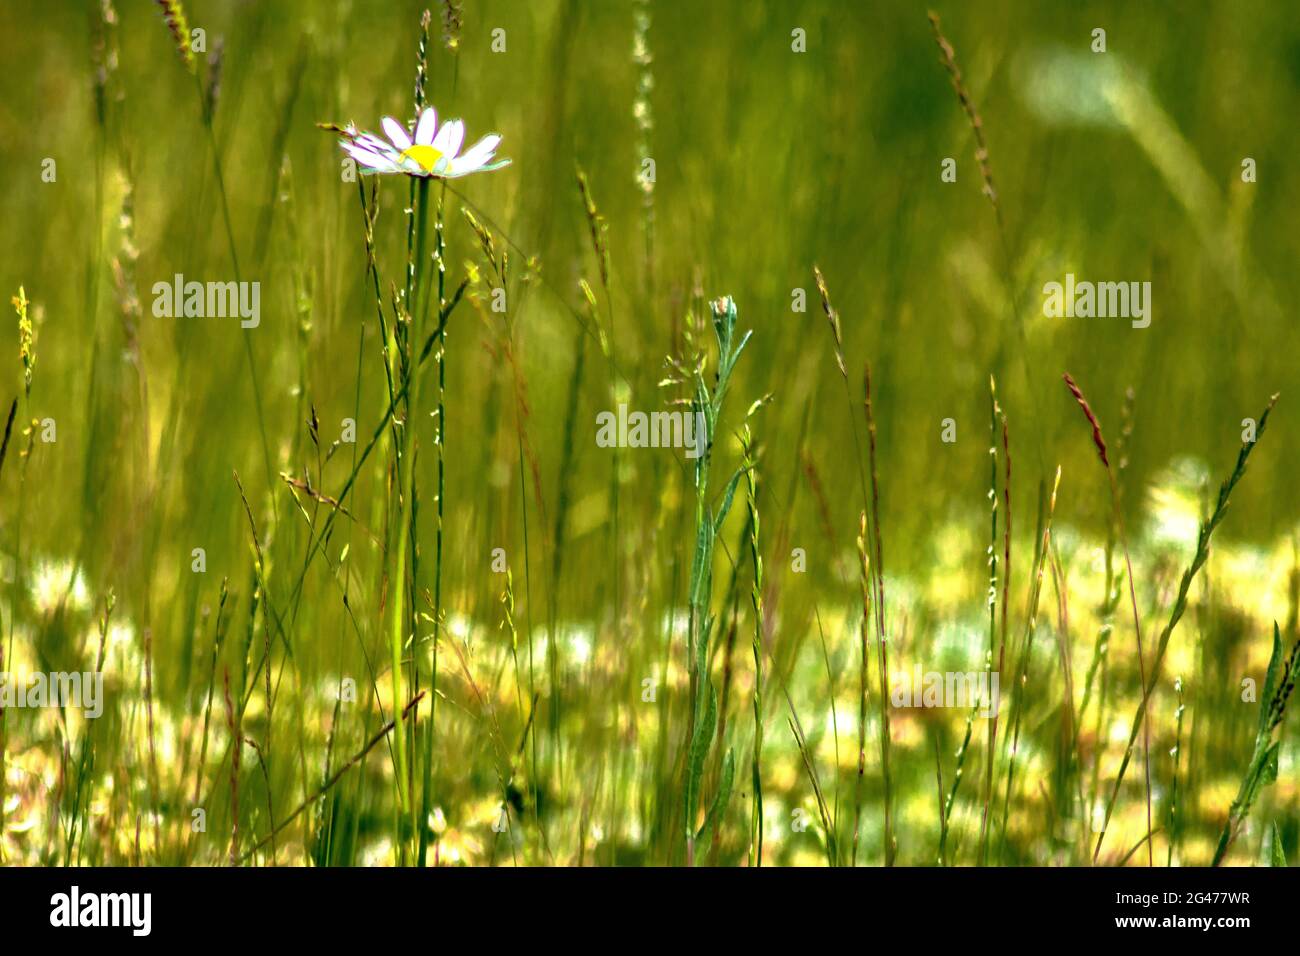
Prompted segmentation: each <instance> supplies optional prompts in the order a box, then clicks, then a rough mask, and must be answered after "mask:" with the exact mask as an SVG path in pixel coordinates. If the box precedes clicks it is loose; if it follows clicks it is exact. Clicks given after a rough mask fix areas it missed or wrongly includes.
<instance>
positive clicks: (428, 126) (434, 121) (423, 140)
mask: <svg viewBox="0 0 1300 956" xmlns="http://www.w3.org/2000/svg"><path fill="white" fill-rule="evenodd" d="M437 126H438V114H437V112H436V111H435V110H434V108H433V107H432V106H430V107H429V108H428V109H426V110H425V111H424V112H423V113H421V114H420V122H419V124H418V125H417V126H416V127H415V141H416V142H417V143H419V144H420V145H421V146H431V145H432V144H433V133H434V130H435V129H436V128H437ZM403 148H405V147H403Z"/></svg>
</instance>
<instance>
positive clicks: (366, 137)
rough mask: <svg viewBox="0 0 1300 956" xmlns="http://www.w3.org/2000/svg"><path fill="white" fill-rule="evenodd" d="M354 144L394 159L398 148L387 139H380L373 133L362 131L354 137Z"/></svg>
mask: <svg viewBox="0 0 1300 956" xmlns="http://www.w3.org/2000/svg"><path fill="white" fill-rule="evenodd" d="M355 142H356V145H358V146H360V147H361V148H362V149H368V150H370V152H372V153H378V154H379V155H380V156H387V157H388V158H389V159H396V158H397V154H398V152H399V150H398V149H397V148H396V147H395V146H393V145H392V144H391V143H389V142H388V141H387V140H383V139H380V138H379V137H378V136H376V135H374V134H373V133H362V134H361V135H360V136H358V137H357V138H356V141H355Z"/></svg>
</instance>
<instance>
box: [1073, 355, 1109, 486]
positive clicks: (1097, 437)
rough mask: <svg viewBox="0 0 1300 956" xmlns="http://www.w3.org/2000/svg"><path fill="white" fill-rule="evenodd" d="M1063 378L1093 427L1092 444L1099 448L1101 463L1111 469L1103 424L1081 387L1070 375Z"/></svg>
mask: <svg viewBox="0 0 1300 956" xmlns="http://www.w3.org/2000/svg"><path fill="white" fill-rule="evenodd" d="M1062 377H1063V378H1064V379H1065V387H1066V388H1068V389H1069V390H1070V394H1071V395H1073V396H1074V400H1075V401H1076V402H1078V403H1079V407H1080V408H1081V409H1083V415H1084V417H1085V418H1086V419H1088V424H1089V425H1091V426H1092V443H1093V444H1094V445H1096V446H1097V454H1098V455H1100V456H1101V463H1102V464H1103V465H1105V466H1106V467H1107V468H1109V467H1110V460H1109V459H1108V458H1107V457H1106V440H1105V439H1104V438H1102V437H1101V422H1099V421H1097V416H1096V415H1094V414H1093V411H1092V407H1091V406H1090V405H1089V404H1088V400H1087V399H1086V398H1084V397H1083V392H1082V391H1080V390H1079V386H1078V385H1076V384H1074V379H1073V378H1071V377H1070V373H1069V372H1066V373H1065V375H1063V376H1062Z"/></svg>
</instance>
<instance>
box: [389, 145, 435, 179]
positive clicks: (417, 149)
mask: <svg viewBox="0 0 1300 956" xmlns="http://www.w3.org/2000/svg"><path fill="white" fill-rule="evenodd" d="M442 157H443V153H442V150H439V149H434V148H433V147H432V146H424V145H422V144H420V143H416V144H415V145H414V146H411V147H410V148H408V149H404V150H402V153H401V156H400V157H399V158H400V159H413V160H415V162H416V163H417V164H418V165H419V167H420V168H421V169H423V170H424V171H425V172H426V173H431V172H433V168H434V167H435V166H437V165H438V160H440V159H442Z"/></svg>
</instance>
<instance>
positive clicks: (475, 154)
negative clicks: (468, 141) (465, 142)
mask: <svg viewBox="0 0 1300 956" xmlns="http://www.w3.org/2000/svg"><path fill="white" fill-rule="evenodd" d="M500 142H501V137H500V136H498V135H497V134H496V133H490V134H489V135H487V136H484V137H483V138H482V139H481V140H479V141H478V142H477V143H475V144H474V145H473V146H471V147H470V148H469V149H467V150H465V152H464V153H463V154H461V156H460V157H459V158H458V159H457V160H456V165H457V166H460V165H462V164H464V165H466V166H481V165H483V164H484V163H486V162H487V161H488V160H489V159H491V158H492V152H493V151H494V150H495V149H496V148H497V144H498V143H500Z"/></svg>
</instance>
